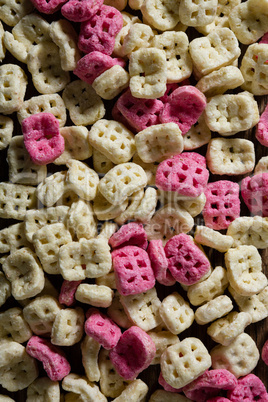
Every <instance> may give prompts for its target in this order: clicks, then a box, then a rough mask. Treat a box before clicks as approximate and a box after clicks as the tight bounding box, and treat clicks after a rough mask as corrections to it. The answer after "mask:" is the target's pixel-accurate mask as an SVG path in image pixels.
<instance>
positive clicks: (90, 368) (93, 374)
mask: <svg viewBox="0 0 268 402" xmlns="http://www.w3.org/2000/svg"><path fill="white" fill-rule="evenodd" d="M100 348H101V345H100V343H99V342H97V341H95V339H93V338H91V336H88V335H86V336H85V338H84V340H83V342H82V343H81V353H82V364H83V367H84V369H85V373H86V376H87V378H88V380H89V381H96V382H98V381H99V380H100V368H99V365H98V357H99V351H100ZM101 392H103V391H101Z"/></svg>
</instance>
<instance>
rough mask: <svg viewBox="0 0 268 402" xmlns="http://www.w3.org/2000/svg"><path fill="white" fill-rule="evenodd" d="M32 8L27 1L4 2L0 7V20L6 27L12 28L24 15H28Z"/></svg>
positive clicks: (13, 0)
mask: <svg viewBox="0 0 268 402" xmlns="http://www.w3.org/2000/svg"><path fill="white" fill-rule="evenodd" d="M33 9H34V6H33V4H32V3H31V2H29V1H28V0H19V1H18V2H16V1H15V0H8V1H4V2H3V3H1V5H0V19H1V20H2V21H3V22H4V23H5V24H7V25H9V26H11V27H14V26H15V25H16V24H17V23H18V22H19V21H20V20H21V19H22V18H23V17H24V16H25V15H26V14H29V13H30V12H32V11H33Z"/></svg>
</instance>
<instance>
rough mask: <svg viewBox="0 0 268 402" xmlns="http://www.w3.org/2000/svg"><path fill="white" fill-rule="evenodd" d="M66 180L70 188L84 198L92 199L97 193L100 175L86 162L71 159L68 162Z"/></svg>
mask: <svg viewBox="0 0 268 402" xmlns="http://www.w3.org/2000/svg"><path fill="white" fill-rule="evenodd" d="M67 167H68V168H69V170H68V171H67V176H66V181H67V183H68V184H69V188H70V189H71V190H73V191H74V192H75V193H76V194H77V195H78V196H79V197H81V198H82V199H83V200H86V201H91V200H93V199H94V198H95V196H96V194H97V187H98V184H99V176H98V174H97V173H96V172H95V170H93V169H91V168H90V167H89V166H88V165H86V164H85V163H84V162H81V161H77V160H76V159H70V160H69V161H68V162H67Z"/></svg>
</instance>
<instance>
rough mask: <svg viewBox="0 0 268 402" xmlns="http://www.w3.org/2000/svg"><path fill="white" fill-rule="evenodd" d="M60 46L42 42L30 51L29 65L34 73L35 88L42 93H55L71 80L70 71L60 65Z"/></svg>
mask: <svg viewBox="0 0 268 402" xmlns="http://www.w3.org/2000/svg"><path fill="white" fill-rule="evenodd" d="M60 65H61V64H60V54H59V48H58V46H57V45H56V44H55V43H53V42H52V41H51V42H48V41H44V42H40V43H38V44H37V45H35V46H32V47H31V49H30V51H29V52H28V57H27V67H28V70H29V71H30V73H31V74H32V80H33V84H34V87H35V89H36V90H37V91H38V92H39V93H41V94H54V93H55V92H59V91H61V90H62V89H64V88H65V87H66V85H67V84H68V83H69V82H70V75H69V72H68V71H63V70H62V68H61V67H60Z"/></svg>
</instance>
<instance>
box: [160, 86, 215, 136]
mask: <svg viewBox="0 0 268 402" xmlns="http://www.w3.org/2000/svg"><path fill="white" fill-rule="evenodd" d="M206 104H207V101H206V97H205V95H204V94H203V93H202V92H200V91H199V90H198V89H197V88H195V87H193V86H191V85H185V86H182V87H179V88H177V89H175V91H173V92H172V94H171V95H170V96H169V97H168V100H167V103H165V104H164V107H163V110H162V111H161V113H160V121H161V123H170V122H174V123H176V124H178V126H179V128H180V129H181V133H182V135H184V134H186V133H188V131H189V130H190V128H191V127H192V125H193V124H195V123H196V122H197V120H198V119H199V117H200V116H201V114H202V113H203V111H204V109H205V107H206Z"/></svg>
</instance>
